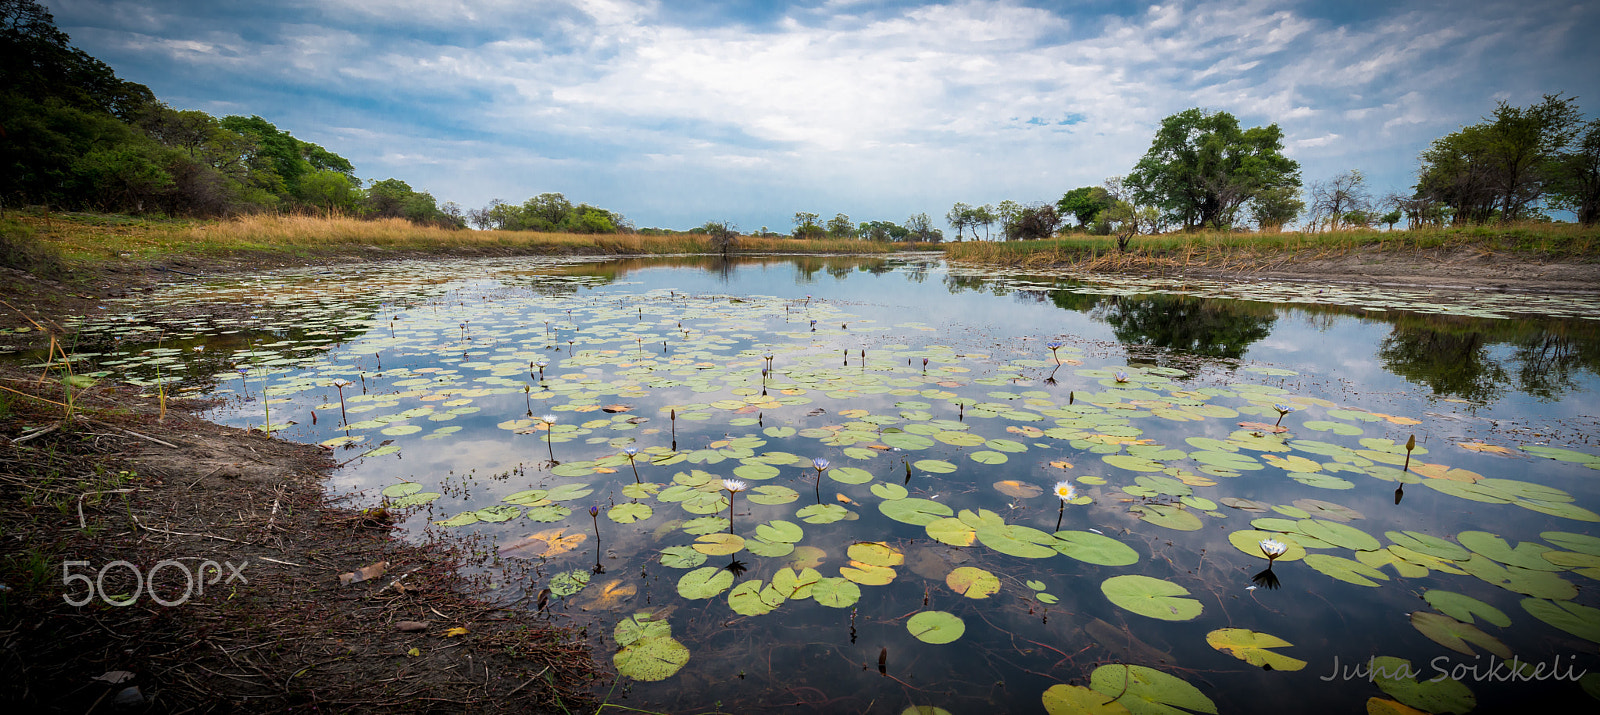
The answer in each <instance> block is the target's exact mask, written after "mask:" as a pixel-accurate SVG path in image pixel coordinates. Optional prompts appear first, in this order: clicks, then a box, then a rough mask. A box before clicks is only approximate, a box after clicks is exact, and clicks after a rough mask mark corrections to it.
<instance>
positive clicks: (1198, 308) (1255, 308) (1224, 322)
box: [1091, 295, 1278, 358]
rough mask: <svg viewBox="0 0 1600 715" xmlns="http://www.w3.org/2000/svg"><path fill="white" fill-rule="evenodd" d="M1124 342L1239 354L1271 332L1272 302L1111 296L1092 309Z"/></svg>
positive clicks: (1222, 354)
mask: <svg viewBox="0 0 1600 715" xmlns="http://www.w3.org/2000/svg"><path fill="white" fill-rule="evenodd" d="M1091 314H1092V315H1093V316H1094V317H1096V318H1098V319H1100V320H1103V321H1105V323H1106V324H1107V325H1110V326H1111V331H1112V333H1113V334H1115V335H1116V336H1117V340H1118V341H1120V342H1122V343H1123V344H1124V345H1138V346H1145V347H1156V348H1166V349H1168V350H1175V351H1180V352H1183V353H1187V354H1189V355H1197V356H1200V357H1209V358H1238V357H1240V356H1243V355H1244V353H1245V351H1246V350H1248V349H1249V348H1250V345H1251V344H1253V343H1255V342H1256V341H1258V340H1261V339H1262V338H1265V337H1267V336H1268V335H1270V334H1272V326H1273V324H1274V323H1276V322H1277V320H1278V315H1277V311H1276V310H1274V309H1273V308H1272V307H1271V306H1262V305H1250V304H1245V303H1240V302H1237V301H1227V300H1214V299H1209V298H1191V297H1187V296H1172V295H1140V296H1110V297H1109V298H1107V300H1106V302H1104V303H1102V304H1101V305H1100V306H1099V307H1097V308H1096V309H1095V310H1094V311H1092V313H1091Z"/></svg>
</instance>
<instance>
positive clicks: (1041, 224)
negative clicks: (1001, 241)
mask: <svg viewBox="0 0 1600 715" xmlns="http://www.w3.org/2000/svg"><path fill="white" fill-rule="evenodd" d="M1060 227H1061V218H1060V216H1059V215H1057V214H1056V207H1055V206H1052V205H1050V204H1034V205H1032V206H1025V207H1023V208H1022V210H1021V211H1019V212H1018V213H1017V216H1016V218H1015V219H1014V220H1013V221H1012V222H1011V224H1010V225H1009V226H1007V230H1006V240H1007V241H1011V240H1017V241H1031V240H1037V239H1041V238H1050V237H1051V236H1054V235H1056V229H1058V228H1060Z"/></svg>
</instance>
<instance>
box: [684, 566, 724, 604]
mask: <svg viewBox="0 0 1600 715" xmlns="http://www.w3.org/2000/svg"><path fill="white" fill-rule="evenodd" d="M732 585H733V572H732V571H729V570H727V569H725V568H722V567H721V566H703V567H701V568H697V569H695V570H693V571H690V572H689V573H686V574H684V575H683V577H682V578H680V579H678V595H679V596H683V597H684V598H688V599H702V598H715V597H716V596H717V595H718V594H720V593H722V592H723V591H726V590H728V587H729V586H732Z"/></svg>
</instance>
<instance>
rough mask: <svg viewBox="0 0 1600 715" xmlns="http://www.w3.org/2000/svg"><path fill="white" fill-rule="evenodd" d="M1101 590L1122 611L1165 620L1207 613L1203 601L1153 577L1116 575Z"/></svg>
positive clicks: (1102, 584)
mask: <svg viewBox="0 0 1600 715" xmlns="http://www.w3.org/2000/svg"><path fill="white" fill-rule="evenodd" d="M1100 590H1101V592H1103V593H1104V594H1105V595H1106V598H1108V599H1111V602H1112V603H1115V604H1117V605H1118V606H1121V607H1122V608H1125V609H1127V610H1129V611H1133V612H1134V613H1137V614H1139V615H1141V616H1149V617H1151V618H1157V619H1160V620H1163V621H1187V620H1191V619H1194V618H1198V617H1199V616H1200V613H1201V612H1202V611H1203V610H1204V606H1202V605H1201V603H1200V602H1199V601H1197V600H1195V599H1192V598H1181V597H1182V596H1187V595H1189V589H1186V588H1184V587H1182V586H1179V585H1178V584H1175V583H1173V582H1171V581H1163V580H1161V579H1158V578H1151V577H1149V576H1141V575H1137V574H1130V575H1126V576H1112V577H1111V578H1108V579H1106V580H1105V581H1102V582H1101V583H1100ZM1098 689H1099V688H1096V690H1098Z"/></svg>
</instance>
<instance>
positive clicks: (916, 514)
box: [878, 497, 956, 526]
mask: <svg viewBox="0 0 1600 715" xmlns="http://www.w3.org/2000/svg"><path fill="white" fill-rule="evenodd" d="M878 511H881V512H883V515H884V516H887V517H889V518H890V519H894V520H895V521H898V522H901V523H903V524H911V525H913V526H927V525H929V524H931V523H933V522H935V521H938V520H939V519H943V518H945V517H949V516H951V515H954V514H955V513H956V511H955V510H954V509H951V508H950V507H949V506H946V505H945V504H944V503H943V502H936V501H933V500H931V499H921V498H918V497H909V498H906V499H896V500H893V501H884V502H879V503H878Z"/></svg>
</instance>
